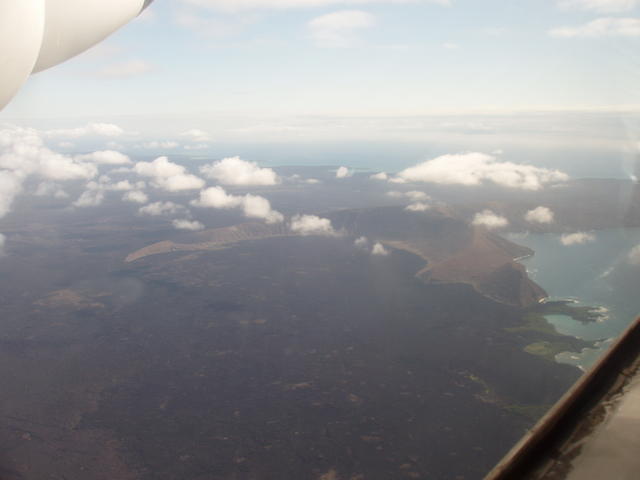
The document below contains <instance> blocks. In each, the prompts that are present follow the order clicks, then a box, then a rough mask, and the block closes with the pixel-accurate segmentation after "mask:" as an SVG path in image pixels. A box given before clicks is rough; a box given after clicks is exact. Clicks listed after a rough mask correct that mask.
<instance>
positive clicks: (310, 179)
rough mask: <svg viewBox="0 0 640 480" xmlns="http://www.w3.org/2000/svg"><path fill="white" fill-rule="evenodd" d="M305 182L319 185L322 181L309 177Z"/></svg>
mask: <svg viewBox="0 0 640 480" xmlns="http://www.w3.org/2000/svg"><path fill="white" fill-rule="evenodd" d="M304 183H308V184H309V185H318V184H319V183H321V182H320V180H318V179H317V178H307V179H306V180H305V181H304Z"/></svg>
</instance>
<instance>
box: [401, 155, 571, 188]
mask: <svg viewBox="0 0 640 480" xmlns="http://www.w3.org/2000/svg"><path fill="white" fill-rule="evenodd" d="M568 178H569V177H568V176H567V175H566V174H565V173H563V172H561V171H559V170H549V169H546V168H541V167H535V166H533V165H525V164H517V163H512V162H503V161H500V160H498V159H496V157H494V156H492V155H487V154H484V153H477V152H470V153H460V154H456V155H443V156H440V157H437V158H434V159H433V160H428V161H426V162H423V163H420V164H418V165H415V166H413V167H410V168H407V169H405V170H402V171H401V172H400V173H398V175H397V177H395V178H393V179H391V181H392V182H394V181H395V183H406V182H431V183H440V184H445V185H468V186H471V185H480V184H482V183H483V182H492V183H495V184H497V185H501V186H504V187H509V188H518V189H523V190H539V189H541V188H542V187H543V186H544V185H545V184H548V183H554V182H562V181H565V180H567V179H568Z"/></svg>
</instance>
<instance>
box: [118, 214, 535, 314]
mask: <svg viewBox="0 0 640 480" xmlns="http://www.w3.org/2000/svg"><path fill="white" fill-rule="evenodd" d="M325 217H326V218H329V219H330V220H331V222H332V225H333V226H334V228H335V230H336V232H338V234H339V235H343V236H351V237H360V236H365V237H367V238H370V239H371V240H372V241H376V242H380V243H382V244H383V245H385V246H387V247H389V248H393V249H398V250H404V251H406V252H409V253H412V254H414V255H417V256H419V257H420V258H422V259H423V260H424V261H425V262H426V265H424V266H422V267H421V268H419V269H418V271H417V273H416V277H418V278H419V279H421V280H422V281H424V282H425V283H444V284H453V283H462V284H468V285H471V286H472V287H473V288H474V289H475V290H476V291H477V292H479V293H481V294H482V295H484V296H486V297H488V298H491V299H492V300H495V301H497V302H500V303H504V304H507V305H513V306H518V307H531V306H533V305H536V304H537V303H539V302H540V301H541V300H542V299H544V298H546V297H547V293H546V292H545V291H544V289H542V288H541V287H540V286H539V285H537V284H536V283H535V282H533V281H532V280H531V279H530V278H529V277H528V276H527V272H526V269H525V268H524V266H522V265H521V264H519V263H518V262H517V261H516V259H518V258H522V257H526V256H530V255H532V254H533V251H532V250H531V249H529V248H527V247H524V246H521V245H517V244H515V243H513V242H511V241H509V240H506V239H504V238H502V237H500V236H499V235H496V234H494V233H492V232H490V231H489V230H487V229H486V228H483V227H478V226H473V225H470V224H469V223H468V222H466V221H465V220H463V219H460V218H457V217H456V216H455V215H454V214H451V213H450V212H448V211H446V210H444V209H433V210H430V211H427V212H421V213H419V214H417V213H415V212H407V211H405V210H404V209H402V208H401V207H375V208H365V209H349V210H340V211H336V212H330V213H328V214H326V215H325ZM292 236H300V234H299V233H297V232H294V231H292V230H291V229H290V228H289V226H288V225H287V224H286V223H280V224H274V225H268V224H264V223H255V222H247V223H242V224H238V225H234V226H231V227H223V228H214V229H209V230H204V231H202V232H198V233H193V234H191V239H192V241H190V242H174V241H171V240H165V241H161V242H156V243H153V244H151V245H148V246H146V247H143V248H141V249H139V250H136V251H134V252H132V253H130V254H129V255H128V256H127V257H126V258H125V262H127V263H129V262H134V261H136V260H139V259H142V258H145V257H148V256H150V255H159V254H166V253H170V252H177V251H204V250H218V249H220V248H224V247H227V246H230V245H233V244H235V243H238V242H243V241H249V240H259V239H267V238H275V237H292Z"/></svg>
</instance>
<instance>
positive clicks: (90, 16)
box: [0, 0, 153, 109]
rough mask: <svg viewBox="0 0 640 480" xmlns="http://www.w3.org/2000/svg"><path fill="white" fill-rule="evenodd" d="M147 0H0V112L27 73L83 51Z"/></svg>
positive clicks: (111, 30) (127, 19)
mask: <svg viewBox="0 0 640 480" xmlns="http://www.w3.org/2000/svg"><path fill="white" fill-rule="evenodd" d="M152 1H153V0H0V109H2V108H3V107H4V106H5V105H6V104H7V103H9V101H10V100H11V98H12V97H13V96H14V95H15V94H16V92H17V91H18V90H19V89H20V86H21V85H22V84H23V83H24V82H25V80H26V79H27V77H28V76H29V75H30V74H31V73H35V72H39V71H42V70H45V69H47V68H49V67H52V66H54V65H57V64H59V63H61V62H64V61H65V60H67V59H69V58H71V57H74V56H75V55H78V54H79V53H82V52H84V51H85V50H87V49H88V48H90V47H92V46H93V45H95V44H96V43H98V42H100V41H101V40H103V39H105V38H106V37H107V36H109V35H110V34H111V33H113V32H115V31H116V30H117V29H118V28H120V27H121V26H123V25H125V24H126V23H127V22H129V21H130V20H132V19H133V18H135V17H136V16H137V15H139V14H140V13H141V12H142V11H143V10H144V9H145V8H146V7H147V6H148V5H149V4H150V3H151V2H152Z"/></svg>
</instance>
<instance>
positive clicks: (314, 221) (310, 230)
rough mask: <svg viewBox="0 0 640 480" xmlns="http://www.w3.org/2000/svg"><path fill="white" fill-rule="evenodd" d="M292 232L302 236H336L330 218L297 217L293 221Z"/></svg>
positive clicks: (314, 216)
mask: <svg viewBox="0 0 640 480" xmlns="http://www.w3.org/2000/svg"><path fill="white" fill-rule="evenodd" d="M291 231H292V232H296V233H299V234H301V235H334V234H335V231H334V229H333V226H332V225H331V220H329V219H328V218H322V217H318V216H316V215H296V216H294V217H293V218H292V219H291Z"/></svg>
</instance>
